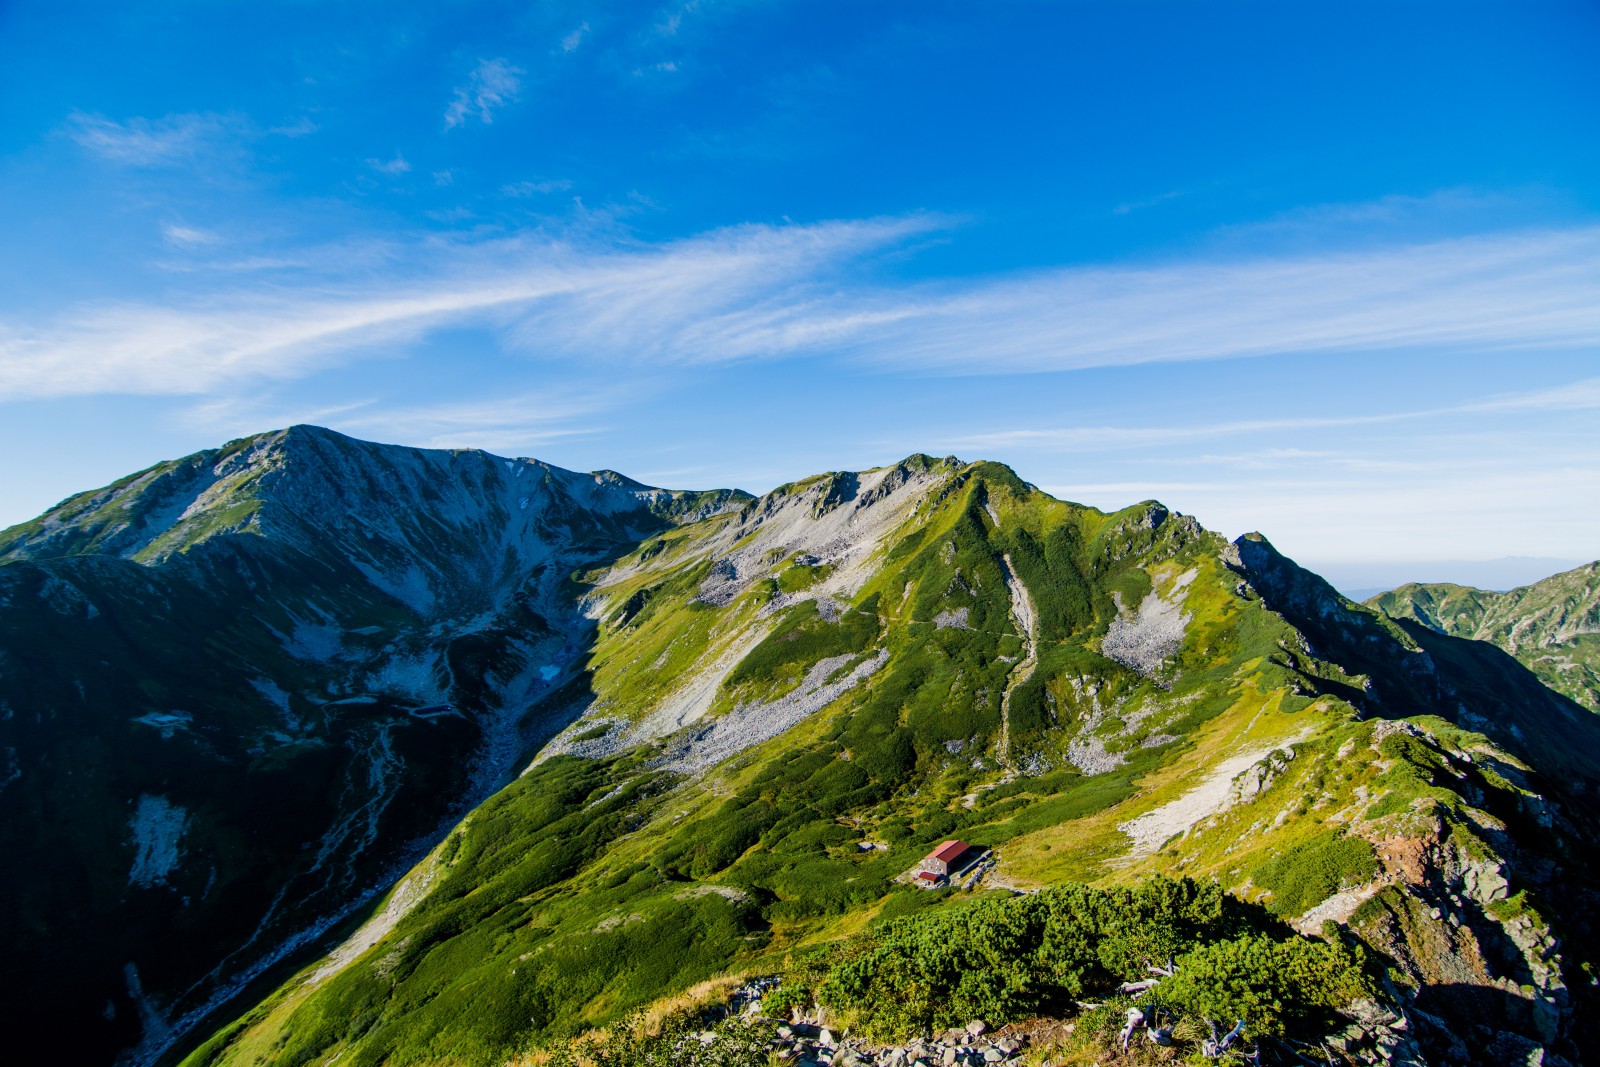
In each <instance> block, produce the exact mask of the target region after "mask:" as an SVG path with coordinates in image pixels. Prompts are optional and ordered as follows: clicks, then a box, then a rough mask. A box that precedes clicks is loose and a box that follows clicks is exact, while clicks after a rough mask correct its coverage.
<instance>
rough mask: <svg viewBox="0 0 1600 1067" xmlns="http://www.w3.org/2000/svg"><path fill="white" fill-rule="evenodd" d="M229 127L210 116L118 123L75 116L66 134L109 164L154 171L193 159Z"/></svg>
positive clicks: (130, 120) (75, 114)
mask: <svg viewBox="0 0 1600 1067" xmlns="http://www.w3.org/2000/svg"><path fill="white" fill-rule="evenodd" d="M227 125H228V120H226V119H224V118H223V117H222V116H220V115H211V114H189V115H168V116H167V117H165V118H160V119H146V118H138V117H135V118H130V119H128V120H127V121H125V122H116V121H114V120H112V119H108V118H106V117H105V116H104V115H90V114H85V113H83V112H75V113H74V114H73V115H72V116H71V117H70V118H69V119H68V121H67V132H68V135H69V136H71V138H72V139H73V140H74V141H76V142H77V143H78V144H79V145H81V146H82V147H83V148H85V149H86V150H88V151H89V152H92V153H93V154H95V155H97V156H99V157H100V158H102V159H105V160H107V161H109V162H112V163H119V164H122V165H125V166H132V167H155V166H163V165H170V164H174V163H181V162H184V161H187V160H191V159H193V158H194V157H195V156H197V155H198V154H199V153H200V152H201V151H202V150H203V149H204V148H205V146H206V145H207V144H208V143H209V142H211V141H212V140H214V139H215V138H216V137H218V136H219V135H220V134H222V133H223V131H224V129H225V128H226V126H227Z"/></svg>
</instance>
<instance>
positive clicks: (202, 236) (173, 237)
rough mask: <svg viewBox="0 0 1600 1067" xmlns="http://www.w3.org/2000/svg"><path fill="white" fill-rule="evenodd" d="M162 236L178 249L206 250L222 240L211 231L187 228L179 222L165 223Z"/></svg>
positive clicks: (162, 227)
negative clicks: (205, 248)
mask: <svg viewBox="0 0 1600 1067" xmlns="http://www.w3.org/2000/svg"><path fill="white" fill-rule="evenodd" d="M161 236H162V238H163V239H164V240H165V241H166V242H167V244H169V245H173V246H174V247H177V248H204V247H206V246H207V245H214V244H216V243H217V242H218V241H220V240H221V238H220V237H219V236H218V235H217V234H215V233H212V232H211V231H210V230H202V229H199V228H197V227H194V226H185V225H183V224H182V223H178V222H167V223H163V224H162V226H161Z"/></svg>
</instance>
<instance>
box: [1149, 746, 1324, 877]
mask: <svg viewBox="0 0 1600 1067" xmlns="http://www.w3.org/2000/svg"><path fill="white" fill-rule="evenodd" d="M1299 740H1300V738H1299V737H1294V738H1289V739H1287V740H1282V741H1275V742H1273V743H1272V744H1270V745H1266V746H1263V747H1261V748H1254V749H1251V750H1250V751H1248V752H1241V753H1240V754H1239V755H1237V756H1231V757H1229V758H1228V759H1225V760H1223V761H1222V762H1221V763H1218V764H1216V766H1215V767H1213V768H1212V770H1211V773H1210V774H1208V775H1206V778H1205V781H1203V782H1201V783H1200V784H1199V785H1197V786H1195V787H1194V788H1193V789H1191V790H1189V791H1188V792H1187V793H1185V794H1183V795H1182V796H1181V797H1179V798H1178V799H1176V800H1170V801H1168V802H1167V803H1165V804H1163V805H1161V806H1160V807H1159V808H1155V809H1152V810H1151V811H1147V812H1145V813H1144V814H1143V815H1141V816H1139V817H1138V818H1136V819H1130V820H1128V821H1127V822H1125V823H1121V824H1119V825H1118V826H1117V829H1119V830H1121V831H1122V832H1123V833H1125V834H1127V835H1128V837H1129V839H1130V840H1132V842H1133V848H1132V850H1130V851H1129V853H1128V857H1127V858H1128V859H1130V860H1132V859H1142V858H1143V857H1145V856H1151V855H1154V854H1155V853H1156V852H1157V851H1158V850H1159V849H1160V848H1161V846H1162V845H1163V844H1165V843H1166V842H1167V841H1168V840H1169V839H1170V838H1172V837H1173V836H1175V835H1177V834H1181V833H1184V832H1186V831H1187V830H1188V829H1189V828H1190V827H1191V826H1193V825H1194V824H1195V823H1197V822H1199V821H1200V820H1201V819H1204V818H1207V817H1208V816H1211V815H1215V814H1216V813H1217V812H1219V811H1222V810H1224V809H1225V808H1227V807H1228V806H1229V805H1230V804H1231V803H1232V801H1233V798H1234V792H1233V780H1234V779H1235V778H1237V777H1238V776H1239V775H1240V774H1243V773H1244V772H1245V771H1247V770H1249V769H1250V768H1251V767H1252V766H1254V765H1255V764H1256V763H1258V762H1260V761H1261V760H1263V759H1265V758H1266V757H1267V756H1269V755H1271V754H1272V753H1273V752H1274V751H1275V750H1277V749H1280V748H1287V747H1288V746H1289V745H1292V744H1294V743H1296V742H1297V741H1299Z"/></svg>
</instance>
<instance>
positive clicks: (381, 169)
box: [367, 152, 411, 174]
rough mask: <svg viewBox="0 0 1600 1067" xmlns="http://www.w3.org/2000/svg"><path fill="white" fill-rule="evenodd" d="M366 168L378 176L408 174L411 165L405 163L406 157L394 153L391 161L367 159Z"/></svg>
mask: <svg viewBox="0 0 1600 1067" xmlns="http://www.w3.org/2000/svg"><path fill="white" fill-rule="evenodd" d="M367 166H369V167H371V168H372V169H373V170H375V171H377V172H378V173H379V174H409V173H410V172H411V164H410V163H407V162H406V157H405V156H402V155H401V154H400V153H398V152H396V153H395V154H394V158H393V159H369V160H367Z"/></svg>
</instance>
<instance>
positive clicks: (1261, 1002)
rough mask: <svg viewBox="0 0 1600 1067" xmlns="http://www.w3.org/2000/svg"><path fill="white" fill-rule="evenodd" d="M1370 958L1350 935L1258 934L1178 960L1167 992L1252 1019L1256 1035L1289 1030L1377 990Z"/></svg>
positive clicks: (1214, 1012) (1210, 1013) (1215, 1013)
mask: <svg viewBox="0 0 1600 1067" xmlns="http://www.w3.org/2000/svg"><path fill="white" fill-rule="evenodd" d="M1363 964H1364V960H1363V958H1362V956H1361V955H1360V954H1359V953H1358V952H1357V951H1356V950H1353V949H1351V948H1350V947H1348V946H1347V945H1345V944H1344V943H1342V942H1317V941H1307V940H1303V939H1295V940H1289V941H1274V940H1272V939H1271V938H1268V937H1262V936H1260V935H1252V936H1247V937H1240V938H1235V939H1233V940H1229V941H1219V942H1216V943H1215V944H1210V945H1202V946H1201V947H1199V948H1196V949H1194V950H1193V951H1190V952H1187V953H1185V954H1184V955H1182V956H1181V957H1179V959H1178V973H1177V974H1176V975H1175V976H1174V977H1173V978H1172V979H1171V980H1169V981H1167V982H1164V983H1162V986H1161V999H1162V1000H1163V1001H1164V1002H1165V1003H1166V1004H1168V1005H1170V1006H1171V1007H1173V1008H1176V1009H1178V1010H1180V1011H1188V1012H1193V1013H1195V1014H1198V1015H1202V1016H1205V1017H1206V1018H1210V1019H1224V1020H1227V1021H1229V1022H1232V1021H1233V1020H1234V1019H1244V1020H1245V1021H1246V1023H1247V1024H1248V1026H1249V1030H1250V1032H1251V1033H1252V1034H1282V1033H1284V1032H1285V1031H1286V1030H1287V1029H1289V1027H1290V1026H1292V1025H1294V1024H1296V1023H1302V1024H1303V1023H1312V1022H1318V1021H1323V1020H1325V1019H1326V1017H1327V1016H1328V1015H1329V1014H1331V1012H1332V1011H1333V1010H1334V1009H1337V1008H1340V1007H1343V1006H1344V1005H1346V1004H1348V1003H1350V1001H1352V1000H1355V999H1357V998H1358V997H1368V996H1372V995H1373V992H1374V987H1373V983H1372V980H1371V979H1370V978H1369V977H1368V976H1367V974H1366V972H1365V971H1364V969H1363Z"/></svg>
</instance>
